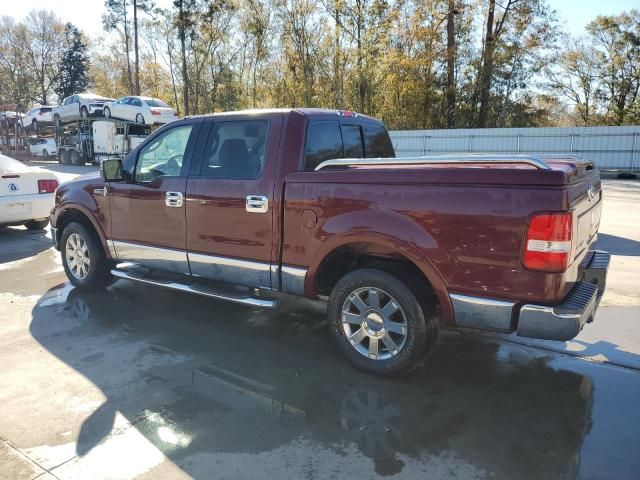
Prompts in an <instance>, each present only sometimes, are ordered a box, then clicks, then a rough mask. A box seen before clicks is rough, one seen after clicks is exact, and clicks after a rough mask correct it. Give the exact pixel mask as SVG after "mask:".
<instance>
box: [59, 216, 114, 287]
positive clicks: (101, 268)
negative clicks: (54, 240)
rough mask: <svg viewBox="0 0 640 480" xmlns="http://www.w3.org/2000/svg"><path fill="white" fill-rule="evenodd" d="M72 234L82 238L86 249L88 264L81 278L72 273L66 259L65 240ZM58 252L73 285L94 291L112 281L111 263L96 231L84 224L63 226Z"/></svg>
mask: <svg viewBox="0 0 640 480" xmlns="http://www.w3.org/2000/svg"><path fill="white" fill-rule="evenodd" d="M73 234H76V235H78V236H80V237H81V238H82V240H83V241H84V242H85V245H86V247H87V250H88V257H89V265H88V268H87V272H86V275H85V276H84V277H82V278H80V277H79V276H76V275H75V274H74V273H72V271H71V269H70V266H69V263H68V259H67V242H68V241H69V237H70V236H71V235H73ZM74 238H77V237H74ZM60 254H61V256H62V265H63V266H64V272H65V273H66V274H67V278H68V279H69V281H70V282H71V284H72V285H73V286H74V287H77V288H82V289H85V290H91V291H96V290H102V289H104V288H106V287H108V286H109V285H111V284H112V283H113V281H114V277H113V275H111V271H110V270H111V265H110V262H109V260H108V259H107V257H106V255H105V253H104V249H103V248H102V244H101V243H100V240H99V239H98V236H97V235H96V233H95V232H93V231H92V230H90V229H88V228H87V227H85V226H84V225H82V224H80V223H76V222H71V223H70V224H68V225H67V226H66V227H65V228H64V230H63V231H62V237H61V238H60Z"/></svg>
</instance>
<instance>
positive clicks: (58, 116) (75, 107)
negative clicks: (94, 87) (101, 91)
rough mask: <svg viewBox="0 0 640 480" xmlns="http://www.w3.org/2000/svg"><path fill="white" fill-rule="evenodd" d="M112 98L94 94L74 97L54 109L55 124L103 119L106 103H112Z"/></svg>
mask: <svg viewBox="0 0 640 480" xmlns="http://www.w3.org/2000/svg"><path fill="white" fill-rule="evenodd" d="M112 101H113V99H112V98H106V97H101V96H99V95H94V94H92V93H81V94H78V95H72V96H70V97H67V98H65V99H64V100H63V101H62V105H58V106H57V107H55V108H54V109H53V121H54V122H58V121H61V122H68V121H71V120H77V119H79V118H88V117H101V116H102V110H103V108H104V104H105V102H112Z"/></svg>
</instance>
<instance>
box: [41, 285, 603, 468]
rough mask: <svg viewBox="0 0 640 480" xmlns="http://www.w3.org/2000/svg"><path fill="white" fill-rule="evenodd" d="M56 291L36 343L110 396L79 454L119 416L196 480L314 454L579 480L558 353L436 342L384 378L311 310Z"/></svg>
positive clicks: (295, 464)
mask: <svg viewBox="0 0 640 480" xmlns="http://www.w3.org/2000/svg"><path fill="white" fill-rule="evenodd" d="M65 288H66V287H65ZM55 296H56V291H52V292H50V293H49V294H47V295H45V296H44V297H43V299H41V301H40V302H39V303H38V305H36V307H34V310H33V320H32V323H31V327H30V331H31V334H32V335H33V337H34V338H35V339H36V340H37V341H38V342H40V343H41V344H42V346H43V347H44V348H46V349H47V350H48V351H49V352H51V353H52V354H53V355H55V356H56V357H57V358H59V359H60V360H62V361H63V362H65V363H67V364H68V365H69V366H71V367H73V368H74V369H76V370H77V371H78V372H80V373H81V374H82V375H84V376H85V377H86V378H87V379H89V380H90V381H91V382H93V383H94V384H95V385H96V386H97V387H99V388H100V390H101V391H102V392H103V393H104V395H105V396H106V401H105V402H104V403H103V404H102V405H100V406H99V407H98V408H97V409H95V411H93V413H92V414H91V415H89V416H88V417H87V418H86V419H85V420H84V422H83V423H82V426H81V428H80V429H79V431H76V432H73V434H74V436H75V438H76V439H77V444H76V453H77V454H78V455H80V456H84V455H87V454H88V453H89V452H91V450H92V449H94V448H96V446H98V445H100V444H101V442H103V441H104V440H105V439H106V438H107V437H108V436H109V435H110V434H111V432H112V429H113V428H114V422H115V418H116V412H120V413H122V414H123V415H124V416H125V417H126V419H127V420H128V421H129V422H130V423H131V424H133V425H134V427H133V428H136V429H137V430H138V431H139V432H141V433H142V434H143V435H144V436H145V438H146V439H148V440H149V441H150V442H152V444H153V445H155V446H156V447H157V449H159V450H160V451H161V452H162V453H164V455H166V456H167V457H168V458H169V459H170V460H171V461H172V462H174V463H175V464H176V465H177V466H179V467H180V468H181V469H183V470H184V471H185V472H186V473H187V474H189V475H191V476H194V477H196V478H198V477H201V478H202V477H207V476H208V475H207V474H205V473H204V472H211V471H213V469H214V468H215V469H216V471H218V472H224V471H226V470H225V468H231V469H235V470H233V471H234V473H235V476H236V477H237V478H242V477H243V475H244V476H245V477H246V476H255V475H256V472H260V475H261V476H270V475H275V474H276V473H277V472H278V471H277V465H281V466H282V465H286V470H283V471H286V472H288V473H289V474H291V478H293V477H295V476H296V475H297V474H296V472H297V471H298V470H296V468H299V469H302V471H303V472H306V470H305V469H306V468H311V469H312V467H311V466H310V464H311V463H313V464H314V465H316V467H317V468H321V467H322V465H318V464H317V463H318V462H317V461H316V462H315V463H314V462H313V459H314V458H320V456H321V455H325V456H327V457H328V458H333V459H337V460H335V461H336V462H338V464H337V465H336V466H334V467H331V466H330V465H324V464H323V465H324V467H322V468H324V470H325V471H334V472H335V473H336V474H337V475H338V477H339V478H349V476H350V475H351V476H353V475H354V474H356V473H357V472H352V471H350V468H356V467H357V465H362V461H363V460H364V461H367V459H369V460H368V461H372V462H373V465H374V469H375V472H376V473H377V474H379V475H392V474H395V473H398V472H403V471H404V473H405V474H416V472H428V471H431V472H432V473H433V474H434V477H432V478H435V477H442V478H447V477H450V476H452V475H453V476H455V475H460V476H465V475H466V476H468V477H474V476H483V473H482V472H485V473H486V472H489V473H490V474H491V475H495V476H496V478H573V477H575V476H577V475H578V472H579V468H580V451H581V447H582V445H583V442H584V441H585V437H586V436H587V435H588V433H589V431H590V428H591V422H592V420H591V415H592V403H593V394H594V386H593V384H592V382H591V380H590V378H589V377H588V376H586V375H583V374H579V373H576V372H575V371H571V370H568V369H565V368H563V362H564V361H570V360H568V359H565V360H563V359H562V357H560V360H558V359H557V358H556V359H555V360H554V364H553V365H551V364H550V357H549V356H548V353H540V352H539V351H536V350H531V349H526V348H523V347H521V346H515V345H509V344H506V343H505V344H502V343H498V342H493V341H490V340H485V339H479V338H477V337H468V336H465V335H460V334H445V335H443V336H442V337H443V338H442V340H441V342H440V344H439V346H438V348H437V349H436V351H435V352H434V353H433V354H432V355H431V356H430V357H429V358H428V360H427V361H426V363H425V364H424V365H423V366H421V367H419V368H418V369H416V370H415V371H414V372H413V373H412V374H410V375H409V376H408V377H405V378H401V379H383V378H378V377H375V376H371V375H368V374H365V373H362V372H360V371H357V370H355V369H353V368H352V367H351V366H350V365H349V364H348V363H347V362H346V361H345V359H344V358H343V357H342V356H341V355H340V354H339V352H338V351H337V350H336V349H335V348H334V347H333V344H332V342H331V339H330V337H329V335H328V332H327V328H326V323H325V322H324V314H323V312H322V311H320V310H319V309H317V308H312V307H307V308H305V309H303V310H300V311H298V313H290V312H285V311H275V312H265V311H255V310H250V309H247V308H244V307H240V306H234V305H230V304H226V303H221V302H216V301H212V300H209V299H204V298H200V297H193V296H188V295H184V294H180V293H177V292H169V291H164V290H159V289H153V288H148V287H144V286H141V285H134V284H130V283H127V282H119V283H117V284H116V285H115V286H114V287H111V289H110V290H109V291H108V292H104V293H85V292H81V291H78V290H73V289H72V290H71V291H70V293H69V295H68V297H67V298H66V301H65V300H64V297H63V296H60V298H61V303H56V302H52V301H51V298H52V297H55ZM301 305H303V304H301ZM297 306H300V305H297ZM303 306H304V305H303ZM237 454H260V455H262V456H261V457H260V458H261V460H260V461H259V462H256V463H255V464H254V463H252V462H240V463H238V460H237V457H234V456H233V455H237ZM269 455H275V456H276V457H275V458H273V459H271V460H270V461H266V460H265V457H264V456H267V457H266V458H270V457H268V456H269ZM233 458H235V459H236V460H232V459H233ZM242 458H244V457H242ZM226 462H234V465H233V466H229V465H228V464H226ZM281 468H285V467H284V466H282V467H281ZM360 468H361V467H360ZM613 468H615V467H613ZM332 469H333V470H332ZM439 469H440V470H439ZM312 470H313V469H312ZM405 470H406V471H405ZM438 472H440V473H441V474H442V475H439V474H438ZM307 473H308V472H307ZM360 473H362V472H360ZM423 475H424V473H423Z"/></svg>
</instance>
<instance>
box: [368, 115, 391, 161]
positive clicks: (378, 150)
mask: <svg viewBox="0 0 640 480" xmlns="http://www.w3.org/2000/svg"><path fill="white" fill-rule="evenodd" d="M363 130H364V146H365V152H366V154H367V158H393V157H395V156H396V154H395V152H394V151H393V145H392V144H391V139H390V138H389V134H388V133H387V130H386V129H385V128H384V126H383V125H380V124H376V123H369V124H365V125H363Z"/></svg>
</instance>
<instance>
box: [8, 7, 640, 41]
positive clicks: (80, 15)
mask: <svg viewBox="0 0 640 480" xmlns="http://www.w3.org/2000/svg"><path fill="white" fill-rule="evenodd" d="M155 3H156V5H159V6H162V7H168V6H169V5H170V4H171V0H155ZM549 4H550V5H552V6H553V8H555V9H556V10H557V11H558V14H559V16H560V18H561V19H562V20H563V21H562V23H563V24H564V26H565V28H566V29H567V30H568V31H569V33H571V34H573V35H581V34H583V33H584V27H585V25H586V24H587V23H589V21H590V20H592V19H594V18H595V17H596V16H598V15H613V14H617V13H620V12H622V11H624V10H631V9H632V8H637V9H640V0H549ZM33 9H47V10H54V11H55V13H56V14H57V15H58V16H59V17H61V18H62V19H63V20H69V21H70V22H71V23H74V24H75V25H77V26H79V27H80V28H81V29H82V30H83V31H84V32H85V33H87V34H88V35H89V36H91V37H98V36H100V35H102V34H103V32H102V14H103V12H104V0H0V15H8V16H11V17H14V18H16V19H17V20H20V19H22V18H23V17H24V16H25V15H26V14H27V13H28V12H29V11H30V10H33Z"/></svg>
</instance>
